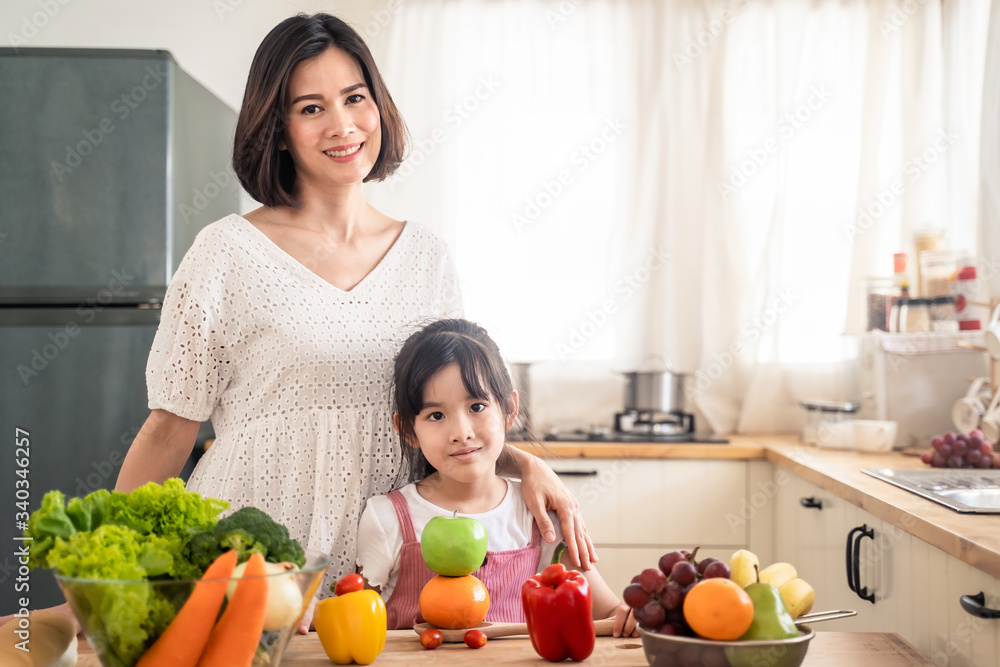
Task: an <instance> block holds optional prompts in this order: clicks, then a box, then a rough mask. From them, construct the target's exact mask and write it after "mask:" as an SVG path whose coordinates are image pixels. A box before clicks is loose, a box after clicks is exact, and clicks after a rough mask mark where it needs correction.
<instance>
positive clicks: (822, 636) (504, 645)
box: [76, 630, 934, 667]
mask: <svg viewBox="0 0 1000 667" xmlns="http://www.w3.org/2000/svg"><path fill="white" fill-rule="evenodd" d="M487 663H488V664H492V665H523V664H538V665H544V664H547V663H546V662H545V661H544V660H542V659H541V658H539V657H538V655H537V654H536V653H535V651H534V649H532V648H531V642H530V641H529V640H528V638H527V637H504V638H502V639H501V638H497V639H491V640H489V642H487V644H486V646H484V647H483V648H481V649H476V650H473V649H470V648H468V647H466V646H465V644H442V645H441V646H440V647H438V648H436V649H434V650H433V651H427V650H425V649H423V648H422V647H421V646H420V641H419V637H417V635H416V633H415V632H413V631H410V630H392V631H390V632H389V637H388V640H387V641H386V645H385V650H384V651H383V652H382V654H381V655H380V656H379V657H378V659H377V660H376V661H375V663H374V664H376V665H380V664H397V665H420V664H428V665H430V664H447V665H477V666H478V665H483V664H487ZM76 664H77V667H100V663H99V661H98V660H97V657H96V656H95V655H94V654H93V652H92V651H91V650H90V647H89V646H88V645H87V644H86V642H83V641H81V645H80V657H79V660H78V661H77V663H76ZM332 664H333V663H332V662H331V661H330V659H329V658H327V657H326V654H325V653H324V652H323V647H322V646H321V645H320V642H319V638H318V637H317V636H316V633H310V634H308V635H296V636H295V637H293V638H292V640H291V642H290V643H289V645H288V649H287V650H286V651H285V657H284V658H283V659H282V661H281V665H282V667H329V665H332ZM573 664H577V663H573ZM579 664H584V665H587V664H593V665H621V666H622V667H628V666H630V665H635V666H639V665H642V666H644V665H646V664H647V662H646V656H645V654H644V653H643V650H642V640H641V639H631V638H629V639H620V638H619V639H613V638H611V637H598V638H597V645H596V646H595V647H594V652H593V653H592V654H591V656H590V658H588V659H587V660H586V661H584V662H583V663H579ZM802 665H803V667H843V666H844V665H853V666H855V667H933V666H934V663H933V662H931V661H930V660H929V659H927V658H926V657H925V656H924V655H922V654H921V653H920V652H919V651H917V650H916V649H915V648H913V646H912V645H910V644H909V643H908V642H906V641H905V640H904V639H902V638H901V637H900V636H899V635H896V634H889V633H879V632H817V633H816V637H815V638H814V639H813V640H812V642H811V643H810V645H809V652H808V653H807V654H806V659H805V661H804V662H803V663H802Z"/></svg>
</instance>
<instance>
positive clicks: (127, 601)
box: [55, 549, 330, 667]
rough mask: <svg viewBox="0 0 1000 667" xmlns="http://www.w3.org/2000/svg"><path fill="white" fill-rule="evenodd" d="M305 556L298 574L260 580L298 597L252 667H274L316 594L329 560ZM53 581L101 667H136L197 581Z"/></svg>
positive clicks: (264, 638) (267, 634)
mask: <svg viewBox="0 0 1000 667" xmlns="http://www.w3.org/2000/svg"><path fill="white" fill-rule="evenodd" d="M305 555H306V562H305V565H304V566H303V567H302V568H301V569H298V570H294V569H293V570H289V571H286V572H279V573H276V574H268V575H266V577H267V579H268V581H269V583H270V582H279V581H281V580H289V581H291V582H293V583H294V586H295V587H296V588H297V589H298V591H299V593H301V595H302V602H301V605H300V608H299V610H298V613H294V608H293V609H292V611H291V612H288V613H285V614H283V615H282V616H279V618H281V619H282V620H278V621H269V624H270V625H271V626H272V629H265V630H264V632H263V633H262V634H261V637H260V644H259V645H258V646H257V651H256V654H255V655H254V658H253V662H252V667H264V666H265V665H266V666H267V667H278V665H279V664H280V663H281V657H282V655H283V654H284V652H285V647H286V646H287V645H288V640H289V639H291V637H292V635H293V634H295V632H296V631H297V627H298V622H299V619H301V618H302V614H303V613H304V612H305V610H306V607H308V606H309V602H310V601H311V600H312V598H313V596H314V595H315V594H316V589H317V588H318V587H319V584H320V581H321V580H322V578H323V572H324V571H325V570H326V568H327V567H328V566H329V564H330V557H329V556H328V555H326V554H324V553H320V552H318V551H313V550H310V549H306V550H305ZM55 577H56V581H57V582H58V583H59V587H60V588H61V589H62V593H63V595H64V596H65V597H66V600H67V602H69V605H70V607H72V609H73V613H74V615H76V618H77V620H78V621H79V622H80V626H81V627H82V628H83V634H84V635H86V637H87V641H88V642H89V643H90V645H91V647H92V648H93V649H94V653H96V654H97V656H98V658H99V659H100V661H101V664H102V665H104V667H132V666H133V665H135V664H136V663H138V662H139V659H140V658H141V657H142V655H143V653H144V652H145V651H146V650H147V649H148V648H149V647H150V646H152V645H153V642H155V641H156V639H157V638H158V637H159V636H160V635H161V634H162V633H163V631H164V630H165V629H166V627H167V626H168V625H169V623H170V621H171V620H173V618H174V616H175V615H176V613H177V610H179V609H180V608H181V607H182V606H183V604H184V602H185V601H186V600H187V599H188V597H189V596H190V595H191V592H192V591H193V590H194V585H195V584H196V583H197V582H198V581H199V580H196V579H159V580H141V581H122V580H106V579H74V578H71V577H62V576H60V575H59V574H58V573H57V574H56V575H55ZM229 581H230V582H232V584H231V585H230V590H232V585H234V584H235V583H236V582H237V581H239V579H238V578H235V579H230V580H229ZM281 583H284V582H283V581H281ZM272 585H274V584H272ZM223 609H225V605H223ZM220 613H221V612H220ZM293 613H294V620H293V619H292V614H293ZM213 620H214V619H213ZM246 667H251V665H246Z"/></svg>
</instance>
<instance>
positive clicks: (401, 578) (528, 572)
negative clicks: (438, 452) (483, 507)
mask: <svg viewBox="0 0 1000 667" xmlns="http://www.w3.org/2000/svg"><path fill="white" fill-rule="evenodd" d="M388 498H389V500H391V501H392V505H393V507H394V508H395V509H396V517H397V518H398V519H399V526H400V528H402V530H403V547H402V549H401V550H400V553H399V575H398V576H397V577H396V586H395V587H394V588H393V589H392V594H391V595H390V596H389V600H388V602H386V605H385V608H386V612H387V614H388V623H387V625H388V627H389V629H390V630H394V629H395V630H399V629H404V628H412V627H413V626H414V625H416V624H417V623H423V622H424V617H423V616H421V615H420V591H421V590H423V588H424V585H425V584H426V583H427V582H428V581H430V580H431V578H433V577H434V576H435V575H434V573H433V572H431V570H430V568H429V567H427V564H426V563H424V558H423V556H421V555H420V542H419V541H418V540H417V537H416V532H414V530H413V520H412V519H411V518H410V506H409V505H407V503H406V499H405V498H403V494H401V493H400V492H399V491H391V492H389V494H388ZM541 553H542V542H541V535H540V534H539V532H538V526H537V525H536V524H535V522H534V521H532V522H531V544H529V545H528V546H526V547H521V548H520V549H511V550H509V551H487V552H486V564H485V565H484V566H483V567H481V568H479V569H478V570H476V571H475V572H473V573H472V574H473V576H475V577H476V578H477V579H479V580H480V581H482V582H483V585H485V586H486V590H487V591H489V594H490V610H489V612H488V613H487V614H486V620H487V621H490V622H492V623H523V622H524V610H523V609H522V608H521V584H523V583H524V582H525V580H527V579H528V577H531V576H533V575H534V574H535V572H536V571H537V570H538V559H539V557H540V555H541Z"/></svg>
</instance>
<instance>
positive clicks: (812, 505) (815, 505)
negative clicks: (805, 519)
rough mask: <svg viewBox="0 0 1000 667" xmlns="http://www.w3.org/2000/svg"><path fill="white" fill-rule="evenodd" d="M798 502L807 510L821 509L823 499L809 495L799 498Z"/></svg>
mask: <svg viewBox="0 0 1000 667" xmlns="http://www.w3.org/2000/svg"><path fill="white" fill-rule="evenodd" d="M799 502H800V503H802V506H803V507H805V508H806V509H807V510H821V509H823V501H822V500H816V496H809V497H808V498H800V499H799Z"/></svg>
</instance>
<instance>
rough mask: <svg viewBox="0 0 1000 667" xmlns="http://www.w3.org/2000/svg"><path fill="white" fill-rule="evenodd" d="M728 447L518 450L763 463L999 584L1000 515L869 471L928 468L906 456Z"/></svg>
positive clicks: (752, 439) (792, 444) (739, 440)
mask: <svg viewBox="0 0 1000 667" xmlns="http://www.w3.org/2000/svg"><path fill="white" fill-rule="evenodd" d="M727 437H728V438H729V440H730V442H729V444H720V445H703V444H656V443H648V444H647V443H605V442H600V443H588V442H546V443H544V449H541V448H539V447H538V446H537V445H532V444H530V443H514V444H515V446H518V447H520V448H522V449H525V450H526V451H530V452H532V453H534V454H537V455H539V456H543V457H550V458H579V457H582V458H610V459H618V458H626V459H632V458H639V459H641V458H665V459H710V460H711V459H720V460H721V459H745V460H759V459H764V460H767V461H770V462H771V463H774V464H775V465H776V466H777V467H778V468H780V469H783V470H787V471H788V472H790V473H793V474H795V475H798V476H799V477H802V478H803V479H805V480H806V481H808V482H810V483H812V484H814V485H816V486H818V487H820V488H821V489H824V490H826V491H829V492H830V493H832V494H834V495H837V496H839V497H841V498H843V499H844V500H847V501H849V502H851V503H853V504H855V505H857V506H858V507H860V508H862V509H864V510H865V511H867V512H870V513H871V514H873V515H875V516H876V517H878V518H880V519H882V520H883V521H886V522H888V523H890V524H892V525H894V526H896V527H898V528H901V529H903V530H905V531H906V532H908V533H910V534H911V535H914V536H916V537H918V538H920V539H921V540H924V541H925V542H927V543H928V544H931V545H932V546H935V547H937V548H938V549H941V550H942V551H944V552H945V553H947V554H949V555H951V556H954V557H955V558H958V559H959V560H961V561H963V562H965V563H968V564H969V565H972V566H973V567H975V568H977V569H979V570H981V571H983V572H986V573H987V574H989V575H991V576H993V577H995V578H1000V515H985V514H976V515H971V514H959V513H958V512H954V511H952V510H950V509H948V508H947V507H944V506H942V505H938V504H937V503H935V502H932V501H930V500H926V499H925V498H921V497H920V496H917V495H915V494H913V493H910V492H909V491H905V490H903V489H900V488H897V487H895V486H893V485H891V484H888V483H886V482H883V481H881V480H878V479H875V478H874V477H871V476H870V475H866V474H865V473H863V472H861V469H862V468H918V469H919V468H926V467H927V466H925V465H924V464H923V463H921V462H920V459H919V458H918V457H915V456H906V455H903V454H901V453H899V452H892V453H888V454H869V453H863V452H856V451H842V450H831V449H819V448H817V447H811V446H807V445H803V444H802V443H800V442H799V440H798V436H796V435H732V436H727Z"/></svg>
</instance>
